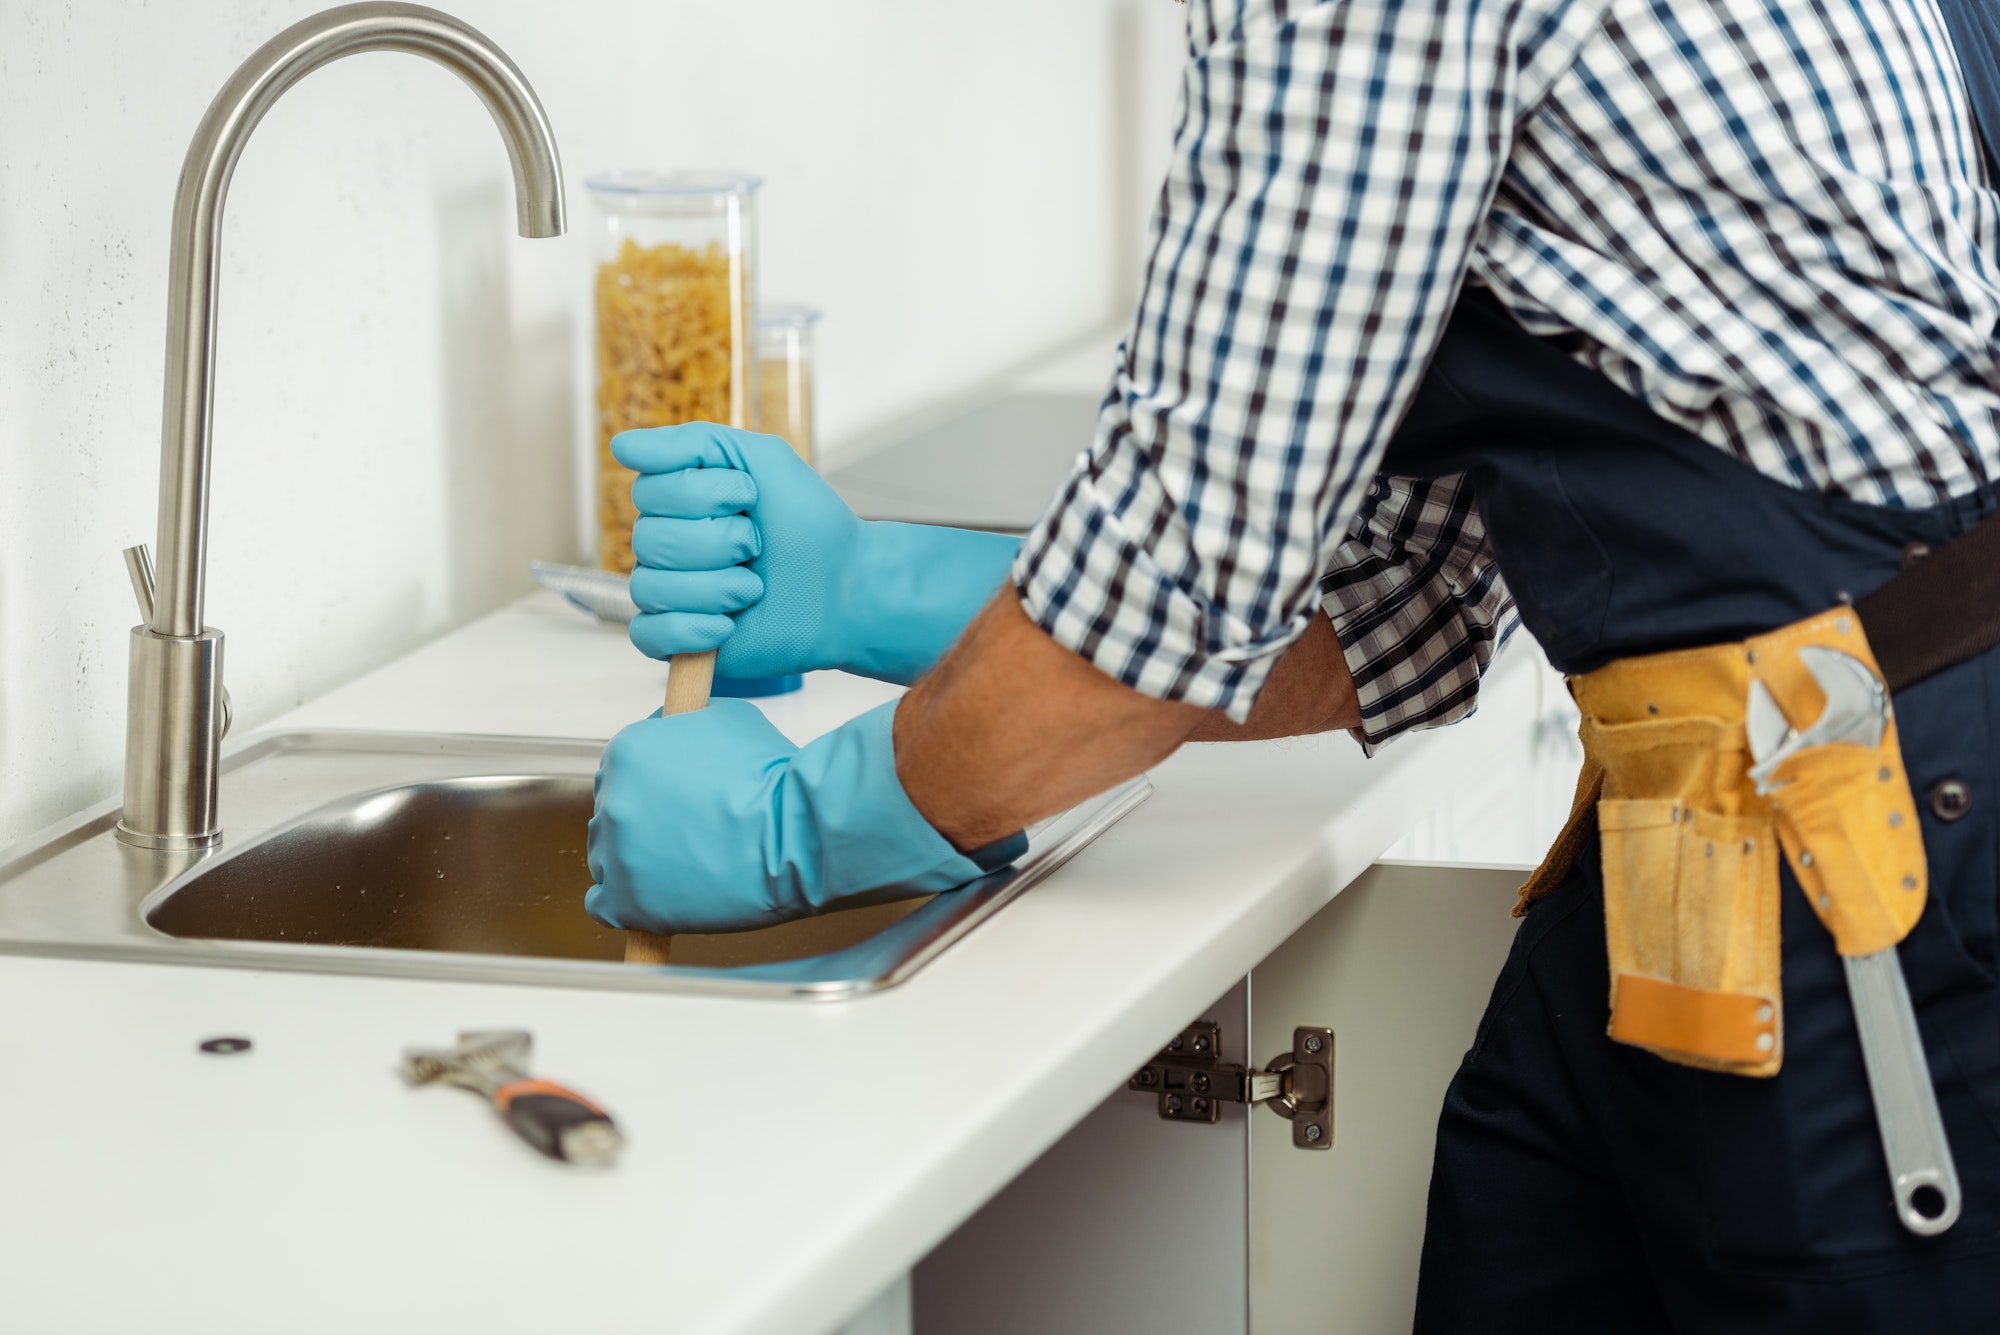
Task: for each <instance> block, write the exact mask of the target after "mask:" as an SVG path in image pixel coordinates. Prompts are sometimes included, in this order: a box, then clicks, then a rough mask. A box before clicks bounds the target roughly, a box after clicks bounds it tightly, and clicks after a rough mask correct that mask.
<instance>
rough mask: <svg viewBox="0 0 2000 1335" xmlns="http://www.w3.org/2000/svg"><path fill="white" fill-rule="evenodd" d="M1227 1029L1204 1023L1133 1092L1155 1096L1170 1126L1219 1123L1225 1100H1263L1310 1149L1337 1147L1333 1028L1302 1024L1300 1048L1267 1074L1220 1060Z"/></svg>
mask: <svg viewBox="0 0 2000 1335" xmlns="http://www.w3.org/2000/svg"><path fill="white" fill-rule="evenodd" d="M1221 1049H1222V1026H1221V1025H1219V1024H1216V1023H1215V1022H1214V1021H1212V1020H1199V1021H1196V1022H1195V1023H1194V1024H1191V1025H1189V1026H1188V1027H1187V1028H1185V1029H1183V1030H1181V1032H1180V1035H1179V1037H1177V1038H1175V1039H1174V1041H1173V1042H1171V1043H1169V1044H1167V1046H1166V1047H1164V1048H1162V1049H1161V1050H1160V1054H1159V1055H1158V1056H1157V1057H1155V1058H1153V1060H1151V1061H1149V1062H1147V1063H1146V1064H1145V1065H1144V1066H1142V1067H1140V1068H1139V1073H1138V1074H1137V1075H1135V1076H1133V1077H1132V1079H1131V1080H1130V1081H1128V1082H1127V1083H1126V1086H1125V1088H1127V1089H1131V1090H1137V1091H1138V1092H1139V1093H1141V1094H1153V1095H1156V1096H1157V1097H1158V1098H1159V1101H1160V1116H1161V1117H1163V1118H1165V1119H1166V1120H1167V1121H1169V1122H1211V1123H1212V1122H1216V1121H1219V1120H1221V1117H1222V1105H1223V1104H1225V1103H1261V1104H1263V1105H1264V1106H1265V1107H1267V1108H1269V1109H1270V1110H1271V1111H1272V1112H1274V1113H1276V1114H1278V1116H1280V1117H1284V1118H1289V1119H1290V1120H1291V1123H1292V1144H1294V1145H1296V1146H1298V1147H1299V1148H1300V1149H1302V1150H1324V1149H1330V1148H1332V1146H1333V1030H1331V1029H1321V1028H1317V1027H1314V1026H1312V1025H1300V1026H1299V1027H1298V1028H1297V1029H1294V1030H1293V1031H1292V1050H1291V1051H1290V1052H1287V1053H1285V1054H1283V1055H1282V1056H1278V1057H1274V1058H1272V1059H1271V1060H1270V1061H1269V1062H1268V1063H1266V1064H1265V1068H1264V1069H1263V1070H1261V1071H1259V1070H1255V1069H1253V1068H1250V1067H1246V1066H1242V1065H1239V1064H1238V1063H1236V1062H1225V1061H1219V1060H1217V1058H1216V1053H1218V1052H1219V1051H1221Z"/></svg>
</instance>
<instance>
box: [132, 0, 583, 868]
mask: <svg viewBox="0 0 2000 1335" xmlns="http://www.w3.org/2000/svg"><path fill="white" fill-rule="evenodd" d="M362 51H404V52H408V53H409V54H411V55H418V56H425V57H428V58H429V59H431V60H434V61H436V62H437V63H438V64H440V65H443V66H444V67H445V68H446V69H448V70H450V71H451V72H452V73H454V74H456V75H457V76H458V77H459V78H461V79H463V80H464V81H465V82H466V84H468V85H469V86H470V87H471V88H472V91H473V92H474V93H476V94H478V95H479V99H480V101H482V102H484V103H485V104H486V109H487V111H489V112H490V113H492V116H493V120H494V123H495V124H497V125H498V126H499V127H500V136H501V138H502V140H503V141H505V143H506V145H507V156H508V158H509V160H510V161H511V162H512V164H513V168H514V197H515V207H516V214H517V218H518V222H519V226H520V231H521V235H522V236H527V237H543V236H559V235H561V234H562V232H563V230H564V227H565V216H564V208H563V188H562V165H561V161H560V159H559V158H558V156H557V153H556V144H555V137H554V135H553V134H552V133H551V132H550V130H549V122H548V117H547V116H546V115H545V114H544V113H543V111H542V107H541V103H540V102H539V101H538V100H537V99H536V97H535V92H534V89H533V88H531V87H529V86H528V81H527V79H526V78H525V77H523V76H522V74H521V71H520V70H519V69H517V68H515V66H514V62H513V61H511V60H509V59H508V58H507V56H506V55H505V54H504V53H503V52H502V51H501V50H500V48H499V47H497V46H495V45H494V44H493V43H492V42H490V41H489V40H487V38H486V37H485V36H483V35H482V34H480V33H479V32H477V31H476V30H474V29H473V28H471V27H469V26H467V25H466V24H464V23H461V22H459V21H458V20H457V19H455V18H452V17H451V16H450V15H448V14H441V13H439V12H438V11H437V10H434V9H426V8H424V7H423V6H421V5H408V4H387V3H370V4H357V5H344V6H341V7H340V8H337V9H329V10H327V11H325V12H324V13H320V14H315V15H313V16H312V17H311V18H308V19H305V20H303V21H302V22H299V23H296V24H293V25H292V26H291V27H289V28H287V29H285V31H283V32H281V33H279V34H278V35H277V36H276V37H274V38H272V39H271V40H270V41H268V42H266V43H265V44H264V45H263V46H261V47H259V48H258V49H257V50H256V51H255V52H254V53H253V54H252V55H251V56H250V58H249V59H248V60H246V61H244V62H243V64H242V66H241V67H240V68H238V69H237V71H236V73H235V74H233V75H232V76H230V79H229V82H228V83H226V84H224V85H223V86H222V91H221V92H219V93H217V94H216V97H215V101H214V102H212V103H211V104H210V105H209V108H208V113H207V114H206V115H205V116H203V117H202V121H201V126H200V128H198V129H197V130H196V131H195V136H194V141H193V142H192V143H191V144H189V145H188V152H187V159H186V161H185V162H184V163H183V164H182V167H181V178H180V187H179V189H178V191H177V192H176V194H175V196H174V228H173V249H172V258H171V268H170V271H169V274H168V280H167V379H166V403H165V414H164V419H163V421H162V424H161V436H160V532H159V580H158V587H157V590H156V593H155V597H154V603H153V608H152V611H151V614H150V615H149V616H148V617H147V621H148V623H149V624H146V625H141V626H138V627H136V628H134V630H133V642H132V678H131V685H130V692H129V699H128V707H129V717H128V719H127V729H126V742H125V811H124V817H123V819H122V820H121V821H120V822H119V837H120V838H122V839H124V840H125V841H126V842H128V843H132V844H137V845H140V846H142V847H149V848H200V847H206V846H207V845H209V844H212V843H214V842H215V840H216V839H217V838H219V837H220V834H221V829H220V825H219V824H218V822H217V817H216V810H215V791H216V767H215V766H216V759H217V756H218V754H219V751H220V747H221V726H220V703H219V702H220V697H221V689H222V688H221V660H222V636H221V633H220V632H219V631H215V630H212V629H209V628H207V627H205V626H204V625H203V624H202V611H203V607H202V603H203V594H204V589H205V585H206V569H207V558H208V464H209V426H210V422H211V420H212V418H213V405H214V395H215V307H216V290H217V284H218V280H219V276H220V264H219V260H220V247H221V240H222V209H223V202H224V199H225V197H226V196H227V194H228V191H229V178H230V174H231V172H233V171H234V170H235V167H236V160H237V158H238V157H240V156H241V155H242V152H243V146H244V144H245V143H246V142H247V141H248V139H249V137H250V132H251V131H252V130H254V129H256V127H257V123H258V122H259V121H260V120H262V119H263V118H264V113H265V112H267V111H269V110H270V109H271V106H272V104H273V103H275V102H276V101H277V100H278V99H279V98H280V97H282V96H283V95H284V93H285V91H286V90H287V89H289V88H290V87H291V86H292V85H293V84H295V83H297V82H298V81H299V80H300V79H302V78H304V77H305V76H306V75H308V74H310V73H312V71H314V70H316V69H318V68H319V67H320V66H322V65H325V64H328V63H329V62H332V61H335V60H338V59H340V58H341V57H342V56H351V55H354V54H356V53H358V52H362Z"/></svg>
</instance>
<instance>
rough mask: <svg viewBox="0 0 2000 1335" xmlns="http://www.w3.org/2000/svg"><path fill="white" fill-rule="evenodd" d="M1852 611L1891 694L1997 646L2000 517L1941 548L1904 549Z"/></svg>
mask: <svg viewBox="0 0 2000 1335" xmlns="http://www.w3.org/2000/svg"><path fill="white" fill-rule="evenodd" d="M1854 612H1855V615H1857V616H1858V617H1860V618H1861V629H1862V630H1864V631H1865V632H1867V635H1868V647H1869V648H1870V649H1872V650H1874V651H1875V662H1876V664H1877V665H1878V666H1879V667H1880V668H1881V669H1882V680H1883V681H1884V682H1885V683H1887V684H1888V687H1889V689H1890V690H1891V691H1899V690H1901V689H1902V688H1903V687H1905V686H1908V685H1910V684H1911V683H1912V682H1918V681H1922V680H1923V679H1924V678H1925V677H1928V676H1930V675H1931V674H1932V673H1936V672H1942V671H1944V670H1945V669H1946V668H1948V667H1956V666H1958V665H1959V664H1960V663H1963V662H1965V661H1966V660H1967V659H1970V658H1976V657H1978V656H1979V655H1980V654H1983V653H1985V652H1986V651H1987V650H1988V649H1991V648H1992V647H1993V646H1994V645H1996V644H2000V512H1995V513H1993V514H1990V515H1988V516H1986V518H1984V519H1982V520H1980V521H1979V523H1978V524H1977V525H1975V526H1974V527H1973V528H1972V529H1970V530H1969V531H1967V532H1965V533H1962V534H1960V535H1959V536H1958V537H1956V538H1954V539H1952V540H1951V541H1950V542H1947V543H1945V544H1944V545H1943V546H1940V547H1936V548H1927V547H1925V546H1924V545H1923V544H1912V545H1911V547H1910V548H1909V550H1908V551H1907V552H1906V553H1905V554H1904V558H1903V570H1902V573H1900V574H1898V575H1897V576H1896V577H1895V578H1893V579H1891V580H1890V581H1889V582H1888V583H1887V584H1884V585H1883V586H1882V587H1881V588H1879V589H1877V590H1875V591H1874V592H1873V593H1871V594H1869V595H1868V596H1867V597H1865V598H1862V599H1860V600H1859V601H1857V602H1856V603H1855V604H1854Z"/></svg>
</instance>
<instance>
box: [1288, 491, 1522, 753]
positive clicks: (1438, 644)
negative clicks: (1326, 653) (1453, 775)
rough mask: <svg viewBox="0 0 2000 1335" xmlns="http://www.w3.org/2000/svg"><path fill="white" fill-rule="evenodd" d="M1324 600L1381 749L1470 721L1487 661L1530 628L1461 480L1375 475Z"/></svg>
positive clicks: (1370, 741) (1324, 582)
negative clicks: (1524, 626) (1414, 734)
mask: <svg viewBox="0 0 2000 1335" xmlns="http://www.w3.org/2000/svg"><path fill="white" fill-rule="evenodd" d="M1320 605H1321V607H1322V608H1324V609H1325V612H1326V615H1327V617H1328V618H1329V619H1330V620H1331V621H1332V622H1333V630H1334V634H1335V636H1336V637H1337V638H1338V639H1339V640H1340V645H1341V649H1342V650H1343V652H1344V653H1345V654H1346V656H1347V666H1348V668H1349V670H1350V671H1351V672H1352V673H1353V674H1354V687H1355V693H1356V695H1357V696H1358V697H1359V699H1360V704H1361V727H1360V730H1359V732H1360V738H1361V742H1362V745H1363V746H1364V747H1366V748H1367V749H1368V750H1370V751H1371V752H1372V751H1373V750H1374V749H1375V748H1376V747H1379V746H1380V745H1382V743H1384V742H1386V741H1388V740H1389V739H1390V738H1392V737H1396V736H1399V735H1400V734H1402V733H1405V732H1411V731H1415V730H1417V729H1420V728H1435V727H1440V726H1442V725H1444V724H1447V723H1456V722H1457V721H1458V720H1460V719H1462V718H1464V717H1465V716H1466V715H1467V714H1470V713H1471V712H1472V710H1473V708H1474V706H1475V704H1476V703H1477V700H1478V694H1479V679H1480V676H1481V674H1483V673H1484V672H1485V671H1486V665H1487V663H1489V662H1490V661H1492V658H1493V655H1494V653H1495V652H1497V651H1498V650H1499V648H1500V647H1501V646H1502V645H1503V644H1505V643H1506V641H1507V639H1508V637H1509V636H1511V635H1512V634H1513V632H1514V630H1515V629H1516V628H1517V627H1518V626H1519V624H1520V622H1519V618H1518V617H1517V616H1516V614H1515V611H1514V603H1513V600H1512V598H1510V597H1509V596H1508V593H1507V585H1506V581H1505V580H1503V579H1502V578H1501V575H1500V567H1499V566H1498V565H1497V564H1496V563H1495V562H1494V559H1493V552H1492V548H1491V547H1489V546H1488V544H1487V542H1486V530H1485V528H1484V527H1483V526H1482V525H1481V524H1480V522H1479V509H1478V506H1477V505H1476V504H1474V502H1473V497H1472V487H1471V485H1470V484H1469V483H1467V482H1466V481H1465V479H1463V478H1462V477H1445V478H1437V479H1434V480H1421V479H1415V478H1403V477H1389V476H1381V477H1377V478H1376V479H1375V480H1374V482H1373V484H1372V485H1371V486H1370V487H1369V489H1368V494H1367V496H1366V497H1365V498H1364V499H1363V500H1362V503H1361V509H1360V511H1359V512H1358V513H1357V514H1356V515H1355V517H1354V524H1353V527H1352V529H1351V530H1350V532H1349V534H1348V536H1347V538H1346V540H1345V541H1343V542H1341V543H1340V545H1339V546H1338V547H1336V548H1335V549H1334V552H1333V555H1332V559H1331V562H1330V563H1329V565H1328V567H1327V569H1326V572H1325V573H1324V574H1322V575H1321V577H1320Z"/></svg>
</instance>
